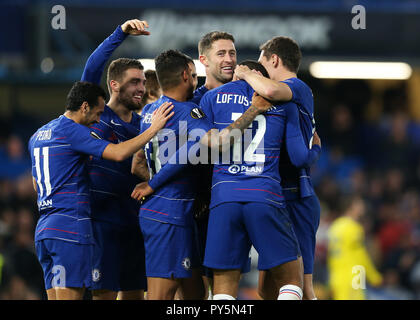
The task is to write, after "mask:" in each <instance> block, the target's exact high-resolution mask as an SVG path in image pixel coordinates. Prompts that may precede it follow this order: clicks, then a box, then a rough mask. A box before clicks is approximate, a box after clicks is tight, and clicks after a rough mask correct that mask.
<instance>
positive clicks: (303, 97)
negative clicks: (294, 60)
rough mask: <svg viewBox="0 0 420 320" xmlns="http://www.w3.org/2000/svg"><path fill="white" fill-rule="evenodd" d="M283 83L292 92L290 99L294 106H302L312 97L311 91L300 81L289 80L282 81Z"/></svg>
mask: <svg viewBox="0 0 420 320" xmlns="http://www.w3.org/2000/svg"><path fill="white" fill-rule="evenodd" d="M282 82H283V83H285V84H287V85H288V86H289V88H290V90H291V91H292V99H291V100H290V101H293V102H294V103H296V104H299V105H304V104H306V102H307V99H310V98H311V97H312V91H311V89H309V87H308V86H306V85H305V84H304V83H303V82H302V81H300V80H299V79H297V78H291V79H287V80H284V81H282Z"/></svg>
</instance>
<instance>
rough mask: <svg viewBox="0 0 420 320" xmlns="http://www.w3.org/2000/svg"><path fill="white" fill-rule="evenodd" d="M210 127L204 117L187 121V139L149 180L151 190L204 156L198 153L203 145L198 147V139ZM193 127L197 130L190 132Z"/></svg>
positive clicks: (196, 162)
mask: <svg viewBox="0 0 420 320" xmlns="http://www.w3.org/2000/svg"><path fill="white" fill-rule="evenodd" d="M211 128H212V127H211V125H210V123H209V122H208V121H207V120H206V119H194V120H193V121H191V120H190V121H188V135H189V139H188V141H187V142H186V143H184V144H183V145H182V146H180V148H179V149H178V150H177V151H176V152H175V153H174V154H173V155H172V157H171V158H170V160H169V161H168V163H167V164H165V165H164V166H163V167H162V169H161V170H160V171H159V172H157V173H156V174H155V175H154V176H153V177H152V179H151V180H150V181H149V185H150V187H152V189H153V190H156V189H157V188H159V187H161V186H162V185H164V184H165V183H166V182H167V181H169V180H171V179H172V178H173V177H174V176H175V175H177V174H178V173H179V172H181V171H183V170H184V169H186V168H187V167H188V166H189V165H190V164H193V165H195V164H198V163H199V162H200V160H201V157H205V156H206V155H203V154H200V150H201V149H202V148H205V147H204V146H201V148H200V142H199V141H200V139H201V138H202V137H203V135H204V134H205V133H206V132H207V131H209V130H210V129H211ZM195 129H199V131H194V132H192V131H193V130H195ZM190 138H191V139H190ZM185 157H186V158H185ZM207 158H208V157H207Z"/></svg>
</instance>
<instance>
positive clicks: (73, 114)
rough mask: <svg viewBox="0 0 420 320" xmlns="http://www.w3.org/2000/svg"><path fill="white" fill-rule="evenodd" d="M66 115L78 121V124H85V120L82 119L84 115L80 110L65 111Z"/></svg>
mask: <svg viewBox="0 0 420 320" xmlns="http://www.w3.org/2000/svg"><path fill="white" fill-rule="evenodd" d="M64 116H65V117H66V118H68V119H71V120H73V121H74V122H76V123H78V124H82V125H83V121H82V118H83V117H82V115H81V114H80V112H77V111H70V110H67V111H66V112H64Z"/></svg>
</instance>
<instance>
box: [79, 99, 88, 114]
mask: <svg viewBox="0 0 420 320" xmlns="http://www.w3.org/2000/svg"><path fill="white" fill-rule="evenodd" d="M89 109H90V107H89V103H88V102H87V101H83V103H82V105H81V106H80V110H81V111H82V113H86V112H88V111H89Z"/></svg>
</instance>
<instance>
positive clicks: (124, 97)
mask: <svg viewBox="0 0 420 320" xmlns="http://www.w3.org/2000/svg"><path fill="white" fill-rule="evenodd" d="M141 95H143V93H142V94H141ZM133 99H134V94H133V93H129V92H127V90H126V88H125V86H122V87H121V89H120V94H119V95H118V98H117V100H118V103H120V104H122V105H123V106H125V107H126V108H127V109H128V110H132V111H134V110H137V109H140V107H141V104H140V102H136V101H134V100H133Z"/></svg>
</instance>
